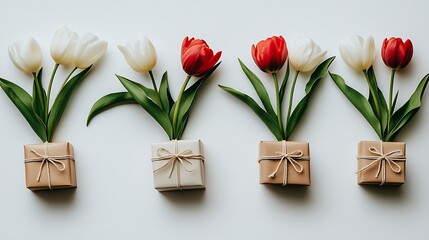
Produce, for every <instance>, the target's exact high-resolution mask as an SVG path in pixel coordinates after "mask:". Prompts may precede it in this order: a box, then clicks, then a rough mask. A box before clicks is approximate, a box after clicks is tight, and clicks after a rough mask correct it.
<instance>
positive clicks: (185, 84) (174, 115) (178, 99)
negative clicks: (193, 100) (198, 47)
mask: <svg viewBox="0 0 429 240" xmlns="http://www.w3.org/2000/svg"><path fill="white" fill-rule="evenodd" d="M191 77H192V76H190V75H188V76H187V77H186V79H185V82H184V83H183V85H182V89H180V92H179V96H178V97H177V102H176V107H175V108H174V112H173V129H177V117H178V113H179V108H180V103H181V102H182V95H183V92H185V89H186V86H187V85H188V83H189V80H190V79H191ZM173 138H174V139H176V138H177V136H173Z"/></svg>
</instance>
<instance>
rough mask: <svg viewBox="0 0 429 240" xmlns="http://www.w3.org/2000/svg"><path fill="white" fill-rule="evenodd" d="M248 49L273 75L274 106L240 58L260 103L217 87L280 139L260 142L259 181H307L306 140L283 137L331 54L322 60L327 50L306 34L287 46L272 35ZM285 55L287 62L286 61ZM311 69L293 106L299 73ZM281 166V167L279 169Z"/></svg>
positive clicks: (303, 107)
mask: <svg viewBox="0 0 429 240" xmlns="http://www.w3.org/2000/svg"><path fill="white" fill-rule="evenodd" d="M251 53H252V57H253V60H254V61H255V63H256V65H257V66H258V67H259V69H261V70H262V71H263V72H265V73H269V74H271V75H272V78H273V81H274V87H275V102H276V107H275V108H274V107H273V105H272V102H271V99H270V97H269V95H268V91H267V90H266V88H265V86H264V84H263V83H262V81H261V80H260V79H259V78H258V77H257V76H256V75H255V74H254V73H253V72H252V71H251V70H250V69H249V68H247V67H246V65H245V64H244V63H243V62H242V61H241V60H240V59H239V63H240V66H241V69H242V70H243V72H244V73H245V75H246V76H247V78H248V79H249V81H250V83H251V84H252V85H253V87H254V89H255V91H256V93H257V95H258V97H259V99H260V101H261V103H262V105H263V107H261V106H260V105H259V104H258V103H257V101H256V100H254V99H252V98H251V97H250V96H248V95H246V94H244V93H242V92H240V91H237V90H235V89H233V88H230V87H226V86H221V85H220V87H221V88H222V89H223V90H225V91H226V92H228V93H230V94H232V95H233V96H234V97H236V98H238V99H239V100H241V101H242V102H244V103H245V104H246V105H248V106H249V107H250V108H251V109H252V110H253V111H254V112H255V113H256V115H257V116H258V117H259V118H260V119H261V120H262V121H263V122H264V123H265V125H266V126H267V127H268V129H269V130H270V131H271V132H272V133H273V135H274V136H275V137H276V138H277V140H278V141H279V142H261V144H260V159H259V160H260V182H261V183H269V184H282V185H286V184H299V185H310V172H309V170H310V169H309V167H310V165H309V150H308V148H309V147H308V143H307V142H286V140H288V139H289V137H290V136H291V134H292V132H293V130H294V129H295V127H296V126H297V124H298V123H299V121H300V119H301V118H302V116H303V114H304V112H305V110H306V109H307V106H308V104H309V101H310V98H311V96H312V94H313V92H314V90H315V89H316V87H317V85H318V83H319V81H320V80H321V79H322V78H323V77H324V76H325V75H326V73H327V71H328V68H329V66H330V64H331V63H332V61H333V60H334V57H331V58H328V59H326V60H324V61H323V59H324V57H325V55H326V51H322V50H321V49H320V47H319V46H318V45H317V44H316V43H314V41H313V40H311V39H308V38H301V39H297V40H296V41H294V42H293V43H292V44H291V45H290V46H289V49H288V47H287V45H286V41H285V39H284V38H283V37H282V36H278V37H277V36H273V37H270V38H267V39H266V40H262V41H260V42H259V43H258V44H256V46H255V45H252V48H251ZM288 57H289V62H288V63H286V59H287V58H288ZM285 63H286V71H285V74H284V77H283V78H282V79H283V80H282V81H279V80H278V73H279V71H280V70H281V69H282V67H283V65H284V64H285ZM290 65H291V66H292V67H293V68H294V69H295V75H294V77H293V82H292V85H291V87H290V93H289V102H288V107H287V114H286V120H284V117H283V113H282V108H283V106H282V103H283V99H284V96H285V93H286V87H287V83H288V80H289V73H290ZM313 70H314V72H313V73H312V74H311V77H310V79H309V81H308V82H307V84H306V87H305V95H304V97H303V98H302V99H301V100H300V101H299V102H298V104H297V105H296V106H295V107H294V108H293V107H292V106H293V96H294V91H295V85H296V82H297V79H298V75H299V73H301V72H311V71H313ZM274 109H276V110H274ZM289 165H290V166H291V167H290V168H289V167H288V166H289ZM280 169H283V170H282V171H279V170H280Z"/></svg>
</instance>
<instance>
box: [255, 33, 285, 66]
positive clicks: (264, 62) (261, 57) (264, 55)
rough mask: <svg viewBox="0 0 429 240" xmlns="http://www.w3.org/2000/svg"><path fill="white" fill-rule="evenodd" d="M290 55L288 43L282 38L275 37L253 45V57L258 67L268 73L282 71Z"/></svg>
mask: <svg viewBox="0 0 429 240" xmlns="http://www.w3.org/2000/svg"><path fill="white" fill-rule="evenodd" d="M287 55H288V50H287V46H286V41H285V39H284V38H283V37H282V36H278V37H277V36H273V37H270V38H267V39H266V40H262V41H260V42H258V44H256V47H255V44H253V45H252V57H253V60H254V61H255V63H256V65H258V67H259V68H260V69H261V70H262V71H264V72H267V73H274V72H277V71H278V70H280V69H281V68H282V67H283V65H284V63H285V62H286V58H287Z"/></svg>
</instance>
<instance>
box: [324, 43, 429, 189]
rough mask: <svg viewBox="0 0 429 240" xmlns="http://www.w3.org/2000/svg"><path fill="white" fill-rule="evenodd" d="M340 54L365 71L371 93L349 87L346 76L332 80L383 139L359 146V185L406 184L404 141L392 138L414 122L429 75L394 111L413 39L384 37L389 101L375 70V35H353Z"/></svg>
mask: <svg viewBox="0 0 429 240" xmlns="http://www.w3.org/2000/svg"><path fill="white" fill-rule="evenodd" d="M339 49H340V54H341V56H342V58H343V60H344V61H345V63H346V64H347V65H348V66H349V67H351V68H353V69H354V70H357V71H362V72H363V75H364V77H365V79H366V81H367V83H368V88H369V96H368V98H366V97H364V95H363V94H361V93H360V92H358V91H356V90H355V89H353V88H351V87H350V86H348V85H347V84H346V83H345V81H344V79H343V78H342V77H341V76H339V75H337V74H334V73H330V75H331V78H332V80H333V81H334V82H335V84H336V85H337V86H338V88H339V89H340V90H341V91H342V92H343V94H344V95H345V96H346V97H347V99H348V100H349V101H350V102H351V103H352V104H353V106H355V107H356V109H357V110H358V111H359V112H360V113H361V114H362V115H363V116H364V118H365V119H366V120H367V121H368V123H369V124H370V125H371V127H372V128H373V129H374V131H375V132H376V133H377V135H378V137H379V138H380V141H379V142H368V141H362V142H360V143H359V147H358V155H359V156H358V183H359V184H380V185H383V184H403V183H404V182H405V143H403V142H397V143H394V142H393V141H394V140H395V138H396V137H397V135H398V134H399V132H400V131H401V130H402V129H403V128H404V127H405V126H406V125H407V124H408V123H409V122H410V121H411V119H412V118H413V117H414V116H415V114H416V113H417V111H418V110H419V108H420V106H421V100H422V97H423V94H424V91H425V89H426V86H427V83H428V79H429V74H427V75H426V76H424V77H423V79H422V80H421V81H420V83H419V84H418V85H417V88H416V90H415V91H414V93H413V94H412V95H411V97H410V98H409V99H408V101H406V102H405V103H404V104H403V105H402V106H401V107H399V108H398V109H397V110H395V108H396V105H397V99H398V95H399V90H398V91H396V94H395V95H393V85H394V79H395V73H396V71H399V70H401V69H403V68H405V67H406V66H407V65H408V63H409V62H410V61H411V58H412V56H413V45H412V42H411V41H410V40H406V41H405V42H404V41H402V39H401V38H395V37H392V38H390V39H384V41H383V44H382V47H381V57H382V59H383V62H384V63H385V64H386V66H387V67H389V68H390V69H391V77H390V87H389V95H388V101H386V99H387V97H385V96H384V94H383V92H382V91H381V89H380V88H379V86H378V83H377V79H376V76H375V73H374V68H373V64H374V61H375V46H374V39H373V37H371V36H369V37H367V38H363V37H361V36H353V37H352V38H351V39H350V41H348V42H344V43H342V44H341V45H340V48H339Z"/></svg>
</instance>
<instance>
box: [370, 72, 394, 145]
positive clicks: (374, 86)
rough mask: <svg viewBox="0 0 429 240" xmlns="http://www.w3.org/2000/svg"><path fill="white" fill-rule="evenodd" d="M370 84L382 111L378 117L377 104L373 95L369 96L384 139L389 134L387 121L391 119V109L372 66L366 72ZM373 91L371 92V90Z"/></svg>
mask: <svg viewBox="0 0 429 240" xmlns="http://www.w3.org/2000/svg"><path fill="white" fill-rule="evenodd" d="M366 74H367V76H368V79H369V83H370V84H371V86H370V89H371V88H372V89H374V90H375V97H376V98H377V100H378V101H377V102H378V108H379V109H380V113H379V115H377V111H376V109H377V106H376V105H377V104H376V102H375V100H374V98H373V96H372V94H371V93H370V94H369V97H368V102H369V104H370V105H371V107H372V110H373V111H374V113H375V115H376V116H377V118H378V120H379V121H380V124H381V131H382V133H383V137H384V136H386V134H387V121H388V119H389V108H388V106H387V102H386V99H385V98H384V95H383V92H382V91H381V90H380V88H379V87H378V84H377V79H376V77H375V73H374V68H373V67H372V66H371V67H370V68H369V69H368V70H367V72H366ZM370 91H371V90H370Z"/></svg>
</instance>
